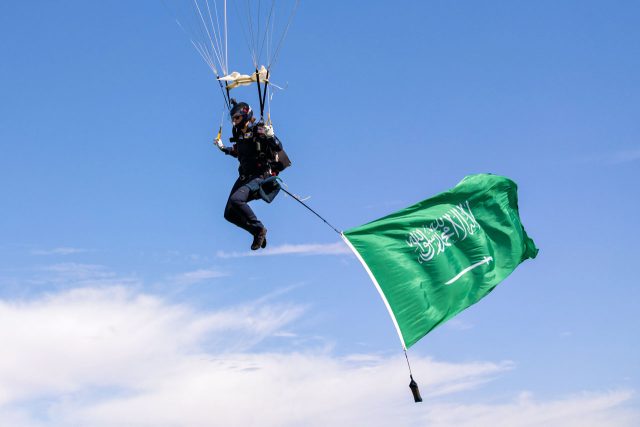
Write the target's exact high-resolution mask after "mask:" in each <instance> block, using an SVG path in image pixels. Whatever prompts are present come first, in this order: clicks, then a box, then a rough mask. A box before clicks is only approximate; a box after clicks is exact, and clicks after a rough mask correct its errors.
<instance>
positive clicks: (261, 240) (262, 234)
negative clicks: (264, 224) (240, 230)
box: [251, 228, 267, 251]
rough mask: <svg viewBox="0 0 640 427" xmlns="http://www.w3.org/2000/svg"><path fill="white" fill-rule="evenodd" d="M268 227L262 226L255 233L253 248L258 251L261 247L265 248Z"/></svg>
mask: <svg viewBox="0 0 640 427" xmlns="http://www.w3.org/2000/svg"><path fill="white" fill-rule="evenodd" d="M266 237H267V229H266V228H261V229H260V231H258V232H257V233H256V234H254V235H253V243H252V244H251V250H252V251H257V250H258V249H260V248H261V247H262V248H264V247H265V246H267V244H266Z"/></svg>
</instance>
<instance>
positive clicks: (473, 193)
mask: <svg viewBox="0 0 640 427" xmlns="http://www.w3.org/2000/svg"><path fill="white" fill-rule="evenodd" d="M343 237H344V239H345V241H346V242H347V244H348V245H349V247H350V248H351V249H352V250H353V251H354V253H355V254H356V256H357V257H358V259H359V260H360V262H361V263H362V264H363V266H364V267H365V269H366V270H367V272H368V273H369V276H370V277H371V280H373V282H374V284H375V285H376V287H377V288H378V291H379V292H380V295H381V296H382V299H383V300H384V302H385V305H386V306H387V309H388V310H389V314H391V317H392V319H393V321H394V324H395V326H396V329H397V331H398V335H399V336H400V340H401V341H402V345H403V347H404V348H405V349H406V348H409V347H411V346H412V345H413V344H415V343H416V342H417V341H418V340H419V339H420V338H422V337H423V336H425V335H426V334H427V333H429V331H431V330H432V329H434V328H435V327H436V326H438V325H440V324H441V323H443V322H445V321H447V320H448V319H450V318H452V317H453V316H455V315H456V314H458V313H460V312H461V311H462V310H464V309H465V308H467V307H469V306H471V305H473V304H475V303H476V302H478V301H479V300H480V299H481V298H483V297H484V296H485V295H487V294H488V293H489V292H491V291H492V290H493V288H494V287H495V286H496V285H497V284H498V283H500V282H501V281H502V280H503V279H504V278H506V277H507V276H508V275H509V274H510V273H511V272H512V271H513V270H514V269H515V268H516V267H517V266H518V264H520V263H521V262H522V261H524V260H526V259H527V258H535V256H536V255H537V253H538V249H537V248H536V246H535V244H534V243H533V240H531V239H530V238H529V237H528V236H527V233H526V232H525V231H524V227H523V226H522V224H521V222H520V217H519V214H518V196H517V185H516V183H515V182H513V181H511V180H510V179H508V178H505V177H501V176H497V175H489V174H479V175H471V176H468V177H466V178H465V179H463V180H462V181H461V182H460V183H459V184H458V185H457V186H455V187H454V188H453V189H451V190H449V191H447V192H445V193H442V194H439V195H437V196H435V197H432V198H430V199H427V200H424V201H422V202H420V203H417V204H415V205H413V206H409V207H408V208H406V209H402V210H400V211H398V212H395V213H392V214H391V215H388V216H385V217H384V218H380V219H378V220H375V221H373V222H370V223H368V224H365V225H362V226H360V227H356V228H352V229H350V230H347V231H345V232H344V233H343Z"/></svg>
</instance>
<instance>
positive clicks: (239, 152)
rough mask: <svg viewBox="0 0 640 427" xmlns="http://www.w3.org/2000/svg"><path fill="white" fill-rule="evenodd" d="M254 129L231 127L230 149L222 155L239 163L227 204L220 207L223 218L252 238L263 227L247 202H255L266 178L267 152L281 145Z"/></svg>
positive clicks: (256, 126)
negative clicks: (246, 232)
mask: <svg viewBox="0 0 640 427" xmlns="http://www.w3.org/2000/svg"><path fill="white" fill-rule="evenodd" d="M258 126H259V125H254V126H249V128H248V129H247V130H246V132H244V131H240V130H238V129H236V128H235V127H234V128H233V138H231V141H233V142H234V145H233V147H232V148H225V149H224V150H223V151H224V152H225V154H228V155H230V156H233V157H236V158H237V159H238V161H239V162H240V167H239V168H238V172H239V175H240V176H239V177H238V179H237V180H236V182H235V183H234V184H233V187H232V188H231V193H230V194H229V199H228V200H227V205H226V206H225V208H224V218H225V219H226V220H227V221H229V222H231V223H232V224H235V225H237V226H238V227H240V228H242V229H244V230H247V231H248V232H249V233H250V234H252V235H254V236H255V235H256V234H258V233H259V232H260V231H261V230H262V229H263V228H264V225H263V224H262V223H261V222H260V220H258V218H257V217H256V214H255V213H253V210H252V209H251V207H249V204H248V202H249V201H250V200H255V199H256V198H257V197H256V194H257V192H258V189H259V186H260V183H261V182H262V181H263V180H264V179H265V178H267V177H268V176H269V174H270V166H269V159H270V158H271V156H270V153H275V152H278V151H279V150H281V149H282V144H280V141H278V139H277V138H274V137H266V136H264V135H263V134H260V133H259V132H258Z"/></svg>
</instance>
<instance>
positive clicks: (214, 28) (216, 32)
mask: <svg viewBox="0 0 640 427" xmlns="http://www.w3.org/2000/svg"><path fill="white" fill-rule="evenodd" d="M206 2H207V13H208V14H209V20H210V21H211V30H212V31H213V36H214V38H215V41H216V47H217V48H218V50H219V51H220V53H221V54H220V56H221V58H220V68H221V69H222V72H223V73H224V74H225V75H226V74H227V72H226V69H227V67H226V64H225V63H224V51H223V50H222V36H221V35H220V19H219V18H218V2H217V0H213V7H214V11H215V15H216V22H215V24H214V23H213V16H212V15H211V7H210V6H209V0H206Z"/></svg>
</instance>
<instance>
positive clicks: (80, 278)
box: [30, 262, 138, 287]
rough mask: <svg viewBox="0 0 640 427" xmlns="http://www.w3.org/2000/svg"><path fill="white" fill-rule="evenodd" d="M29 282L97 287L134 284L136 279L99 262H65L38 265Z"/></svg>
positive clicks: (136, 281)
mask: <svg viewBox="0 0 640 427" xmlns="http://www.w3.org/2000/svg"><path fill="white" fill-rule="evenodd" d="M30 283H32V284H36V285H57V286H65V287H97V286H113V285H125V284H127V285H135V284H137V283H138V280H136V279H135V278H132V277H123V276H119V275H118V274H116V273H115V272H113V271H110V270H109V269H107V268H106V267H104V266H102V265H99V264H83V263H75V262H65V263H57V264H51V265H47V266H44V267H40V268H39V269H38V270H37V275H36V276H35V277H34V278H33V279H30Z"/></svg>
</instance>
